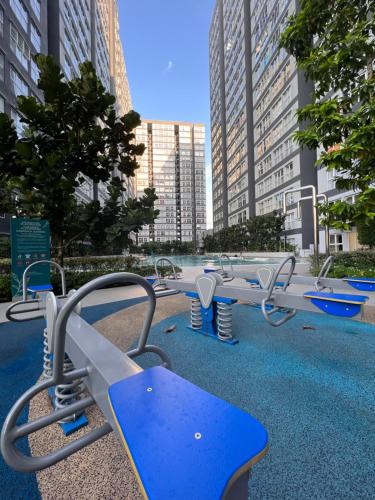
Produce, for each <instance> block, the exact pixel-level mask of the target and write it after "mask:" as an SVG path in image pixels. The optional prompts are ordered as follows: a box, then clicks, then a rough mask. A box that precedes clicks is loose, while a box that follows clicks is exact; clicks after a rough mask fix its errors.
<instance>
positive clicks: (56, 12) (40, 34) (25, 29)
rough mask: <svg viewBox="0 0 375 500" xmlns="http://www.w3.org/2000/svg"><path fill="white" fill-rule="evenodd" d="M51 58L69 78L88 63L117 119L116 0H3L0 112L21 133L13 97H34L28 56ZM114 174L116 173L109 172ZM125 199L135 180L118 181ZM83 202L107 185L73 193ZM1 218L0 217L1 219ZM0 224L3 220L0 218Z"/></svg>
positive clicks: (122, 91)
mask: <svg viewBox="0 0 375 500" xmlns="http://www.w3.org/2000/svg"><path fill="white" fill-rule="evenodd" d="M36 53H44V54H51V55H53V56H54V58H55V60H56V61H57V62H58V63H59V64H60V66H61V69H62V70H63V72H64V74H65V75H66V77H67V78H68V79H70V78H72V77H74V76H75V75H77V74H78V72H79V64H80V63H81V62H83V61H85V60H90V61H92V62H93V64H94V66H95V69H96V72H97V74H98V77H99V78H100V80H101V82H102V83H103V85H104V86H105V88H106V89H107V91H108V92H111V93H113V94H114V95H115V96H116V100H117V102H116V107H117V112H118V113H119V114H120V115H123V114H125V113H127V112H128V111H129V110H130V109H131V98H130V91H129V84H128V79H127V75H126V67H125V59H124V54H123V49H122V44H121V40H120V33H119V22H118V2H117V0H74V1H72V0H53V1H52V0H51V1H50V0H48V2H47V1H41V0H2V1H1V4H0V112H3V111H5V112H7V113H8V114H9V115H10V116H11V117H12V118H13V119H14V122H15V125H16V127H17V129H18V131H19V132H20V133H21V132H22V123H21V116H20V114H19V112H18V111H17V101H16V97H17V95H20V94H22V95H35V96H36V97H37V98H39V99H42V95H41V93H40V91H39V90H38V88H37V80H38V76H39V75H38V69H37V66H36V64H35V62H34V61H33V59H32V56H33V55H34V54H36ZM114 175H119V173H118V172H114ZM123 181H124V185H125V187H126V190H127V191H126V193H125V198H126V197H127V196H134V193H135V187H134V179H132V178H129V179H128V178H127V177H123ZM77 196H78V197H79V198H80V199H81V200H82V201H91V200H92V199H99V200H100V201H102V202H103V201H104V200H105V198H106V185H105V184H99V185H95V184H94V183H93V182H92V181H91V179H88V178H87V179H86V182H85V183H84V184H83V185H82V186H80V187H79V188H78V189H77ZM0 219H1V218H0ZM0 223H2V221H1V220H0Z"/></svg>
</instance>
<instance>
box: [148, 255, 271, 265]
mask: <svg viewBox="0 0 375 500" xmlns="http://www.w3.org/2000/svg"><path fill="white" fill-rule="evenodd" d="M162 257H166V258H167V259H169V260H171V261H172V262H173V264H176V265H177V266H179V267H205V266H209V267H210V266H212V265H214V266H220V256H219V255H149V256H148V257H147V258H146V260H143V261H142V264H145V265H154V264H155V261H156V260H157V259H160V258H162ZM230 260H231V263H232V265H249V264H279V263H280V259H276V258H269V257H231V259H230ZM223 264H224V266H227V265H228V260H227V259H223Z"/></svg>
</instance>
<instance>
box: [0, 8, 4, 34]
mask: <svg viewBox="0 0 375 500" xmlns="http://www.w3.org/2000/svg"><path fill="white" fill-rule="evenodd" d="M0 35H1V36H3V35H4V9H3V8H2V7H0Z"/></svg>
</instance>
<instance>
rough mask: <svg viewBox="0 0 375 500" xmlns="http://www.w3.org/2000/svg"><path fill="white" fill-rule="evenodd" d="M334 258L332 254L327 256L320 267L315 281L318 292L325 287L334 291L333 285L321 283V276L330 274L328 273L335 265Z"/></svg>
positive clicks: (324, 276)
mask: <svg viewBox="0 0 375 500" xmlns="http://www.w3.org/2000/svg"><path fill="white" fill-rule="evenodd" d="M333 260H334V258H333V256H332V255H331V256H329V257H327V259H326V260H325V261H324V263H323V265H322V267H321V268H320V271H319V274H318V277H317V279H316V281H315V289H316V290H317V291H318V292H321V291H322V290H325V289H328V290H330V293H332V291H333V290H332V288H331V287H326V286H324V285H321V284H320V280H321V278H326V277H327V275H328V273H329V271H330V269H331V267H332V265H333Z"/></svg>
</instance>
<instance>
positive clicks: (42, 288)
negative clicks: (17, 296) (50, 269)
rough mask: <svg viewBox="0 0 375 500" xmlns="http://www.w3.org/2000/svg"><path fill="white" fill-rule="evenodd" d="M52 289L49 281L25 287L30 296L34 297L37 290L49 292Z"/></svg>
mask: <svg viewBox="0 0 375 500" xmlns="http://www.w3.org/2000/svg"><path fill="white" fill-rule="evenodd" d="M52 290H53V286H52V285H51V284H50V283H47V284H46V285H30V286H28V287H27V291H28V292H29V293H31V297H32V298H33V299H35V297H36V294H37V293H38V292H50V291H52Z"/></svg>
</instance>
